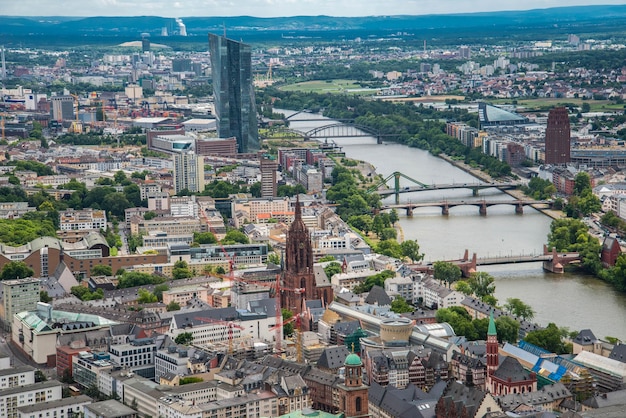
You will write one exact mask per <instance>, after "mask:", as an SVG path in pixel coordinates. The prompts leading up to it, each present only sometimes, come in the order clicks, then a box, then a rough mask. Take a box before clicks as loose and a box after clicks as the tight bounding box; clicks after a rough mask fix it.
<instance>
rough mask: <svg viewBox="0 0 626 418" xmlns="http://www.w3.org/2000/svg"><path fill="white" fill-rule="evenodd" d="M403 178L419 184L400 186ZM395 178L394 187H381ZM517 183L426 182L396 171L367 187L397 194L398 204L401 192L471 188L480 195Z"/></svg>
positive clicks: (474, 193)
mask: <svg viewBox="0 0 626 418" xmlns="http://www.w3.org/2000/svg"><path fill="white" fill-rule="evenodd" d="M401 178H403V179H405V180H407V181H409V182H411V183H413V184H416V185H417V186H408V187H400V179H401ZM391 179H393V180H394V184H393V188H392V189H381V187H383V186H385V187H386V186H387V182H388V181H389V180H391ZM517 186H518V185H517V183H513V182H511V183H449V184H425V183H422V182H421V181H419V180H415V179H414V178H411V177H409V176H407V175H406V174H403V173H401V172H399V171H394V172H393V173H391V174H390V175H388V176H387V177H385V178H384V179H383V180H381V181H379V182H378V183H377V184H375V185H373V186H372V187H370V188H369V189H367V192H368V193H376V194H378V195H380V196H383V197H384V196H389V195H392V194H393V195H395V196H396V205H399V204H400V193H412V192H425V191H428V190H447V189H471V190H472V194H473V195H474V196H478V191H479V190H481V189H491V188H496V189H500V190H510V189H515V188H517Z"/></svg>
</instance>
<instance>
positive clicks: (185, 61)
mask: <svg viewBox="0 0 626 418" xmlns="http://www.w3.org/2000/svg"><path fill="white" fill-rule="evenodd" d="M191 68H192V67H191V60H190V59H189V58H174V59H173V60H172V71H173V72H175V73H182V72H189V71H191Z"/></svg>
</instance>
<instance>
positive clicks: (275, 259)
mask: <svg viewBox="0 0 626 418" xmlns="http://www.w3.org/2000/svg"><path fill="white" fill-rule="evenodd" d="M267 262H268V263H272V264H274V265H276V266H279V265H280V256H279V255H278V254H276V253H269V254H268V255H267Z"/></svg>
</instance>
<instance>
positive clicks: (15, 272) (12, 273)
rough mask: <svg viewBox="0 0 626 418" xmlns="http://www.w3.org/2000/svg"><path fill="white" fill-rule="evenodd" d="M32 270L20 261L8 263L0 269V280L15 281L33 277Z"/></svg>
mask: <svg viewBox="0 0 626 418" xmlns="http://www.w3.org/2000/svg"><path fill="white" fill-rule="evenodd" d="M33 274H35V272H34V270H33V269H31V268H30V267H28V266H27V265H26V263H24V262H22V261H9V262H8V263H6V264H5V265H4V267H2V272H1V273H0V280H16V279H25V278H26V277H33Z"/></svg>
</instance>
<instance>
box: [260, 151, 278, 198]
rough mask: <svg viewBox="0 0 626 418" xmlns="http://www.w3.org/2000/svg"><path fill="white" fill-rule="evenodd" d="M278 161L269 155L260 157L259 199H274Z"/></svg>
mask: <svg viewBox="0 0 626 418" xmlns="http://www.w3.org/2000/svg"><path fill="white" fill-rule="evenodd" d="M276 170H278V161H276V157H274V156H270V155H267V154H266V155H262V156H261V197H276Z"/></svg>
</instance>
